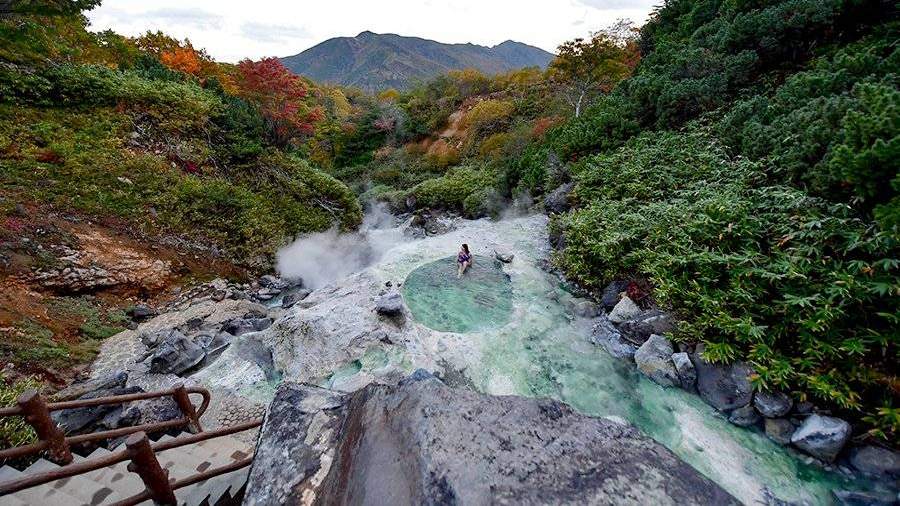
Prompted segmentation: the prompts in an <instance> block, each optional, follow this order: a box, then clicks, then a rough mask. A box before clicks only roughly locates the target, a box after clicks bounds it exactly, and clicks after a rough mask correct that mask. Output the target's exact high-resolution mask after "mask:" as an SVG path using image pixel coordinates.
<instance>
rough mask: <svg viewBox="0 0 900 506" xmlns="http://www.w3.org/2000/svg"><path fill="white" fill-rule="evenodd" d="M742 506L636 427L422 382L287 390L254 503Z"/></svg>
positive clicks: (261, 450)
mask: <svg viewBox="0 0 900 506" xmlns="http://www.w3.org/2000/svg"><path fill="white" fill-rule="evenodd" d="M314 502H323V503H327V504H362V505H368V504H371V505H382V504H563V503H564V504H737V502H736V501H735V499H734V498H732V497H731V496H730V495H728V493H726V492H725V491H723V490H722V489H721V488H719V487H718V486H717V485H715V484H714V483H713V482H711V481H710V480H709V479H707V478H705V477H704V476H702V475H701V474H700V473H698V472H697V471H695V470H694V469H693V468H692V467H691V466H689V465H687V464H686V463H684V462H683V461H681V460H680V459H678V458H677V457H676V456H675V455H674V454H673V453H672V452H671V451H669V450H668V449H666V448H664V447H662V446H661V445H659V444H658V443H656V442H654V441H653V440H651V439H649V438H647V437H646V436H643V435H642V434H641V433H640V432H638V431H637V430H636V429H634V428H633V427H631V426H629V425H625V424H620V423H617V422H613V421H610V420H606V419H602V418H590V417H587V416H584V415H580V414H577V413H575V412H574V411H573V410H572V409H571V408H569V407H568V406H567V405H565V404H562V403H559V402H556V401H552V400H545V399H528V398H521V397H512V396H505V397H491V396H487V395H482V394H478V393H475V392H471V391H468V390H457V389H452V388H449V387H447V386H446V385H444V384H443V383H442V382H441V381H439V380H438V379H436V378H434V377H432V376H431V375H430V374H428V373H424V372H418V373H416V374H414V375H413V377H412V378H411V379H407V380H404V381H402V382H401V383H400V384H399V385H398V386H396V387H389V386H380V385H379V386H376V385H369V386H368V387H366V388H364V389H362V390H360V391H358V392H356V393H353V394H347V395H342V394H338V393H336V392H332V391H327V390H322V389H321V388H317V387H313V386H307V385H299V384H293V383H285V384H283V385H281V386H280V387H279V389H278V392H277V394H276V396H275V400H274V401H273V402H272V404H271V405H270V407H269V410H268V413H267V415H266V420H265V423H264V425H263V428H262V433H261V435H260V440H259V446H258V448H257V452H256V459H255V460H254V463H253V468H252V470H251V472H250V479H249V483H248V486H247V491H246V494H245V498H244V504H247V505H258V504H309V503H314Z"/></svg>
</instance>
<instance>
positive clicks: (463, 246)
mask: <svg viewBox="0 0 900 506" xmlns="http://www.w3.org/2000/svg"><path fill="white" fill-rule="evenodd" d="M462 249H463V251H465V252H466V255H468V254H469V245H468V244H463V245H462Z"/></svg>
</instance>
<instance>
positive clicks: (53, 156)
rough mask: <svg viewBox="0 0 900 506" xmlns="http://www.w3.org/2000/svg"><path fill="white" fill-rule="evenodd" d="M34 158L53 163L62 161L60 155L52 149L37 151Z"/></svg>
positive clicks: (56, 163) (57, 163)
mask: <svg viewBox="0 0 900 506" xmlns="http://www.w3.org/2000/svg"><path fill="white" fill-rule="evenodd" d="M34 159H35V160H37V161H39V162H41V163H52V164H53V165H59V164H61V163H62V161H63V159H62V157H61V156H59V153H57V152H56V151H53V150H52V149H45V150H42V151H40V152H38V153H37V155H36V156H35V157H34Z"/></svg>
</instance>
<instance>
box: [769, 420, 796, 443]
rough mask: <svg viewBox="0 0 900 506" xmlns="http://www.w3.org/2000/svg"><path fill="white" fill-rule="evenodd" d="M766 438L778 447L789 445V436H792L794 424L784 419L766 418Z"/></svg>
mask: <svg viewBox="0 0 900 506" xmlns="http://www.w3.org/2000/svg"><path fill="white" fill-rule="evenodd" d="M765 428H766V436H768V438H769V439H771V440H772V441H775V442H776V443H778V444H780V445H788V444H791V436H793V435H794V430H796V428H795V427H794V424H792V423H791V421H790V420H788V419H786V418H766V419H765Z"/></svg>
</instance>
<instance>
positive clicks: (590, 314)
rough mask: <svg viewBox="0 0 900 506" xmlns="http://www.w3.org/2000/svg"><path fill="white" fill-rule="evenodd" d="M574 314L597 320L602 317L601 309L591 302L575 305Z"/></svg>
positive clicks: (585, 301)
mask: <svg viewBox="0 0 900 506" xmlns="http://www.w3.org/2000/svg"><path fill="white" fill-rule="evenodd" d="M574 312H575V316H578V317H581V318H596V317H597V316H599V315H600V307H599V306H597V304H594V303H593V302H591V301H589V300H582V301H580V302H577V303H575V307H574Z"/></svg>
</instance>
